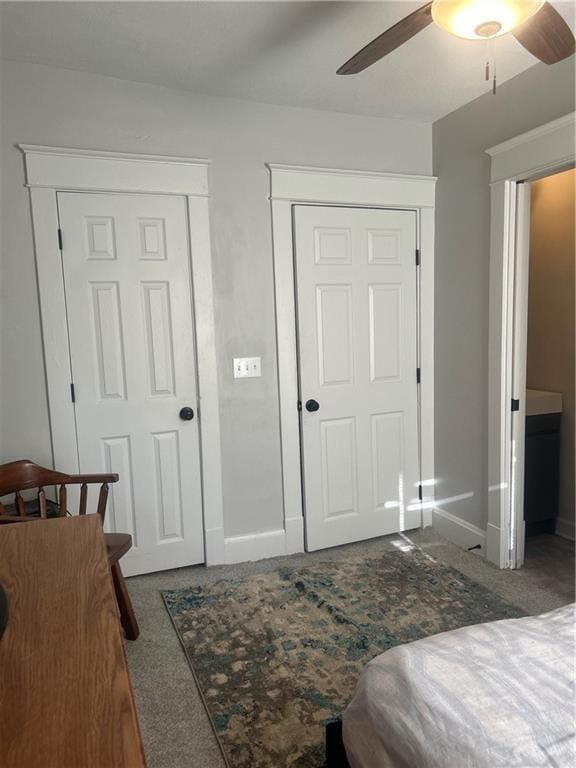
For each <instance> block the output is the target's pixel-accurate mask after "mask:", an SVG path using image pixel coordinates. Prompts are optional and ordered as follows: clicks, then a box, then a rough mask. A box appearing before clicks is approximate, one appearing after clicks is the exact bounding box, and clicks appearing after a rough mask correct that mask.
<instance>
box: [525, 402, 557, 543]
mask: <svg viewBox="0 0 576 768" xmlns="http://www.w3.org/2000/svg"><path fill="white" fill-rule="evenodd" d="M560 419H561V414H560V413H543V414H538V415H536V416H527V417H526V447H525V465H524V521H525V523H526V535H527V536H534V535H536V534H538V533H554V529H555V526H556V516H557V514H558V494H559V472H560Z"/></svg>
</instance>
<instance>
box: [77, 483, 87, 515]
mask: <svg viewBox="0 0 576 768" xmlns="http://www.w3.org/2000/svg"><path fill="white" fill-rule="evenodd" d="M87 500H88V485H87V484H86V483H82V485H81V486H80V509H79V510H78V514H79V515H85V514H86V502H87Z"/></svg>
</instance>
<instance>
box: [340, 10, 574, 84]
mask: <svg viewBox="0 0 576 768" xmlns="http://www.w3.org/2000/svg"><path fill="white" fill-rule="evenodd" d="M432 22H434V23H435V24H437V25H438V26H439V27H441V28H442V29H444V30H446V31H447V32H450V33H451V34H453V35H456V36H457V37H463V38H466V39H468V40H492V39H493V38H496V37H500V36H502V35H505V34H507V33H511V34H512V35H514V37H515V38H516V40H518V42H519V43H520V44H521V45H523V46H524V48H526V49H527V50H528V51H530V53H531V54H532V55H533V56H536V58H537V59H540V61H543V62H544V63H545V64H556V63H557V62H558V61H562V59H566V58H567V57H568V56H571V55H572V54H573V53H574V50H575V41H574V35H573V34H572V31H571V29H570V27H569V26H568V24H566V22H565V21H564V19H563V18H562V16H560V14H559V13H558V11H557V10H556V9H555V8H554V7H553V6H552V5H550V3H547V2H540V1H539V0H433V2H430V3H426V5H423V6H422V7H421V8H418V10H416V11H414V12H413V13H411V14H409V15H408V16H406V17H405V18H404V19H402V20H401V21H399V22H398V23H397V24H394V26H393V27H390V29H387V30H386V31H385V32H383V33H382V34H381V35H378V37H377V38H376V39H374V40H372V42H371V43H368V45H366V46H365V47H364V48H362V50H360V51H358V53H356V54H354V56H352V58H351V59H349V60H348V61H347V62H346V63H345V64H343V65H342V66H341V67H340V69H339V70H338V72H337V74H339V75H355V74H357V73H358V72H362V70H364V69H366V68H367V67H370V66H371V65H372V64H374V63H375V62H377V61H379V60H380V59H382V58H384V56H387V55H388V54H389V53H391V52H392V51H394V50H396V48H399V47H400V46H401V45H403V44H404V43H406V42H407V41H408V40H410V38H412V37H414V35H417V34H418V32H421V31H422V30H423V29H425V28H426V27H427V26H428V25H429V24H432Z"/></svg>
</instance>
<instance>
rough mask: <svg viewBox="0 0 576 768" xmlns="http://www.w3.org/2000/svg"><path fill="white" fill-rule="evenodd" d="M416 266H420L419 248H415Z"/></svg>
mask: <svg viewBox="0 0 576 768" xmlns="http://www.w3.org/2000/svg"><path fill="white" fill-rule="evenodd" d="M416 266H417V267H419V266H420V248H416Z"/></svg>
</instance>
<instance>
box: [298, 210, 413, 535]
mask: <svg viewBox="0 0 576 768" xmlns="http://www.w3.org/2000/svg"><path fill="white" fill-rule="evenodd" d="M294 217H295V243H296V277H297V303H298V308H297V316H298V320H297V323H298V345H299V365H300V393H301V399H302V413H301V429H302V452H303V479H304V496H305V520H306V541H307V548H308V549H309V550H314V549H320V548H322V547H331V546H336V545H338V544H345V543H347V542H351V541H358V540H362V539H368V538H371V537H374V536H381V535H384V534H389V533H394V532H397V531H402V530H405V529H410V528H416V527H418V526H420V524H421V511H420V503H419V499H418V485H419V479H420V471H419V448H418V445H419V441H418V386H417V364H418V363H417V287H416V286H417V281H416V274H417V267H416V258H415V257H416V214H415V213H414V212H412V211H390V210H367V209H360V208H337V207H317V206H295V209H294ZM316 404H317V405H318V409H317V410H310V409H314V408H315V407H316Z"/></svg>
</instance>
